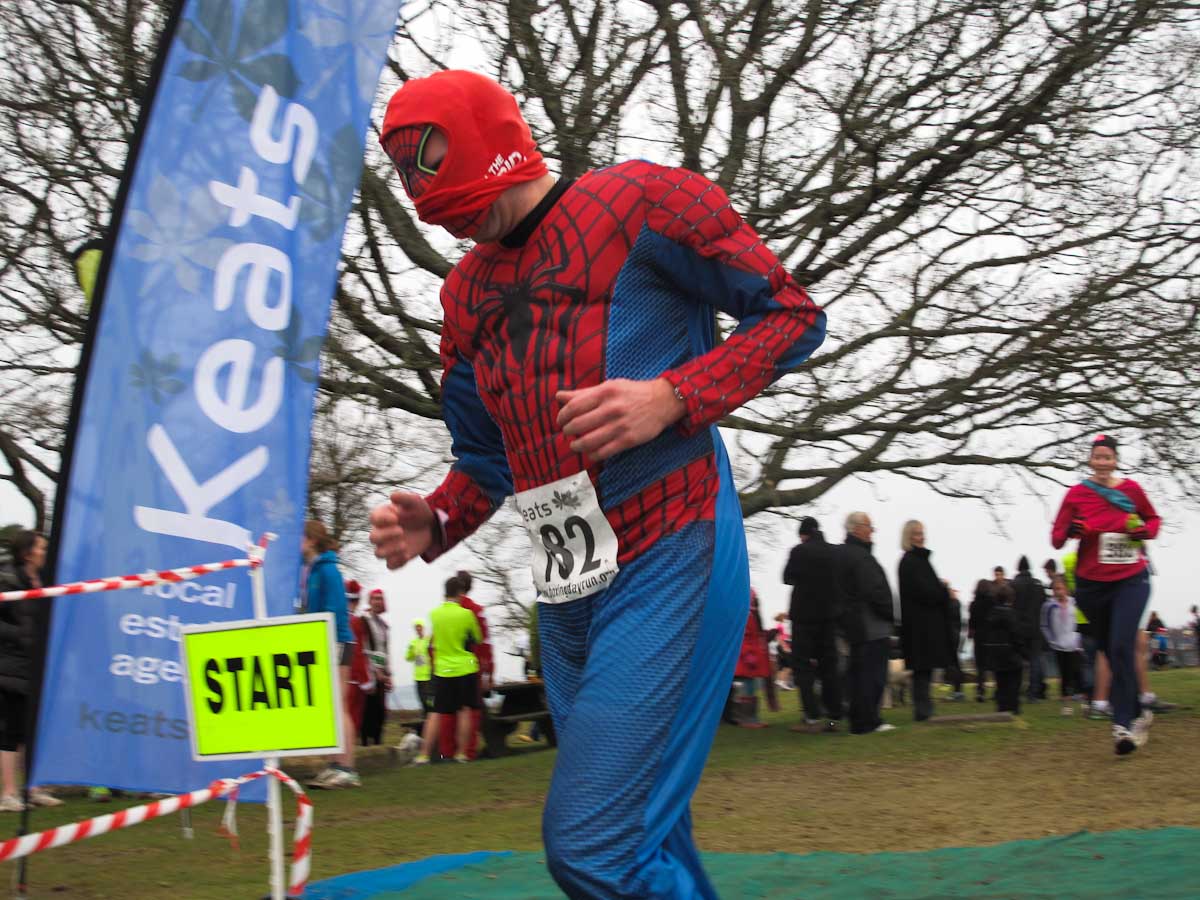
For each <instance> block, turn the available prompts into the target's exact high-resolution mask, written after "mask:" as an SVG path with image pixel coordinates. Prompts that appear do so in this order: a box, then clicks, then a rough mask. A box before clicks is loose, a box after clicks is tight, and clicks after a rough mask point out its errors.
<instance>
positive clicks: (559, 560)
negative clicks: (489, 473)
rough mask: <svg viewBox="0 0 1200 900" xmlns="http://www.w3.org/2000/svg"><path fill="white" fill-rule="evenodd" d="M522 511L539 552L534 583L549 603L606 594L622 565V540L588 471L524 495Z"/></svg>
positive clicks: (535, 555)
mask: <svg viewBox="0 0 1200 900" xmlns="http://www.w3.org/2000/svg"><path fill="white" fill-rule="evenodd" d="M516 500H517V509H519V510H520V512H521V519H522V521H523V522H524V523H525V530H526V531H528V532H529V541H530V544H531V545H532V549H533V582H534V584H535V585H536V586H537V589H538V595H539V596H538V599H539V600H540V601H542V602H543V603H565V602H566V601H568V600H577V599H579V598H580V597H587V596H589V595H591V594H595V593H597V592H599V591H602V590H604V589H605V588H607V587H608V586H609V585H610V584H612V581H613V578H614V577H615V576H616V574H617V572H619V571H620V569H619V568H618V566H617V536H616V534H615V533H614V532H613V530H612V526H611V525H609V524H608V519H607V518H605V516H604V512H603V510H601V509H600V501H599V498H597V496H596V489H595V487H594V486H593V485H592V482H591V479H590V478H588V475H587V472H579V473H577V474H575V475H571V476H570V477H568V478H562V479H559V480H558V481H554V482H551V483H550V484H544V485H542V486H541V487H536V488H531V489H529V490H527V491H521V492H520V493H519V494H517V496H516Z"/></svg>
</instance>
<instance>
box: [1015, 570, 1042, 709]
mask: <svg viewBox="0 0 1200 900" xmlns="http://www.w3.org/2000/svg"><path fill="white" fill-rule="evenodd" d="M1012 588H1013V592H1014V593H1015V594H1016V604H1015V610H1016V615H1017V618H1018V619H1020V620H1021V626H1022V627H1023V628H1024V629H1025V632H1026V634H1028V635H1029V652H1028V663H1027V665H1026V672H1027V677H1026V682H1027V683H1026V687H1025V696H1026V697H1028V698H1029V699H1030V700H1045V699H1046V679H1045V666H1044V665H1043V660H1042V653H1043V651H1044V650H1045V649H1046V648H1045V645H1044V642H1043V641H1042V629H1041V620H1042V604H1044V603H1045V602H1046V586H1045V585H1044V584H1042V583H1041V582H1040V581H1038V580H1037V579H1036V578H1034V577H1033V574H1032V573H1031V572H1030V568H1029V559H1028V558H1027V557H1024V556H1022V557H1021V558H1020V560H1018V562H1017V574H1016V577H1015V578H1013V580H1012Z"/></svg>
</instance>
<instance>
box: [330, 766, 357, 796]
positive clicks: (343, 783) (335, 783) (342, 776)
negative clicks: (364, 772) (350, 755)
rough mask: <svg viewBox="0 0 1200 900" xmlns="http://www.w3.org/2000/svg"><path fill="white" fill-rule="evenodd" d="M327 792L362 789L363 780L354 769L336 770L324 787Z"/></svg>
mask: <svg viewBox="0 0 1200 900" xmlns="http://www.w3.org/2000/svg"><path fill="white" fill-rule="evenodd" d="M322 787H324V788H325V789H326V790H331V791H336V790H339V789H340V788H356V787H362V779H361V778H359V777H358V773H357V772H355V771H354V770H353V769H334V770H333V774H332V775H331V776H330V777H329V778H327V779H325V783H324V784H323V785H322Z"/></svg>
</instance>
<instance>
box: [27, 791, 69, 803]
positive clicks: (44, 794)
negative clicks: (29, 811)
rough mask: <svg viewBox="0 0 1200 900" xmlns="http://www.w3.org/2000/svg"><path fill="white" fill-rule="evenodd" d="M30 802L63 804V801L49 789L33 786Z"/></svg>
mask: <svg viewBox="0 0 1200 900" xmlns="http://www.w3.org/2000/svg"><path fill="white" fill-rule="evenodd" d="M29 802H30V803H32V804H33V805H34V806H62V805H63V802H62V801H61V800H59V799H58V798H57V797H55V796H54V795H53V794H51V793H49V792H48V791H44V790H42V789H41V788H33V789H32V790H31V791H30V792H29Z"/></svg>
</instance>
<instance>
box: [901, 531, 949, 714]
mask: <svg viewBox="0 0 1200 900" xmlns="http://www.w3.org/2000/svg"><path fill="white" fill-rule="evenodd" d="M900 549H901V550H903V551H904V556H902V557H901V558H900V646H901V648H902V650H903V651H904V665H905V668H908V669H911V670H912V673H913V718H915V719H916V720H917V721H918V722H923V721H925V720H926V719H928V718H929V717H930V716H932V715H933V698H932V697H931V696H930V686H931V685H932V684H933V670H934V669H945V668H947V667H948V666H949V665H950V653H949V650H950V648H949V646H947V643H946V631H947V628H946V614H947V602H946V601H947V591H946V585H945V584H943V583H942V581H941V579H940V578H938V576H937V572H935V571H934V570H933V563H931V562H930V561H929V555H930V550H929V548H928V547H926V546H925V526H924V525H922V524H921V523H920V522H918V521H917V520H916V519H910V520H909V521H907V522H905V523H904V529H903V531H901V533H900Z"/></svg>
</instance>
